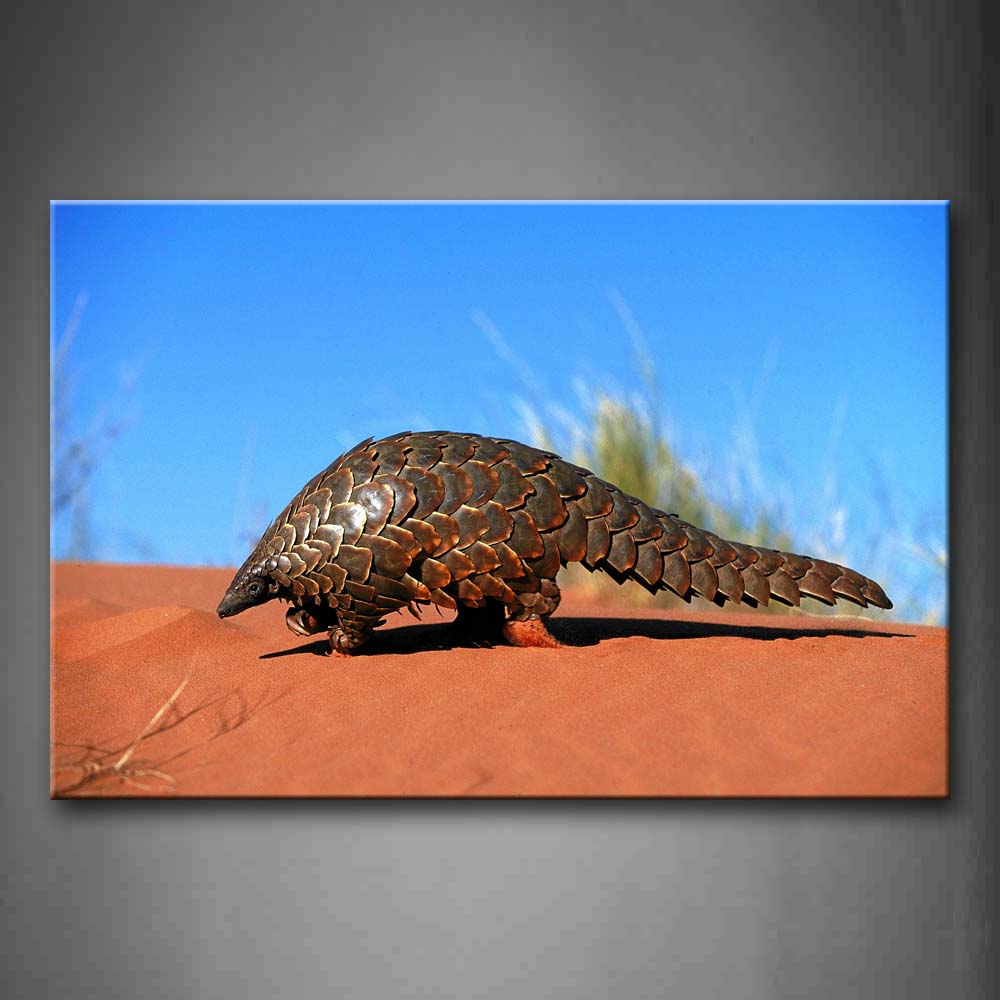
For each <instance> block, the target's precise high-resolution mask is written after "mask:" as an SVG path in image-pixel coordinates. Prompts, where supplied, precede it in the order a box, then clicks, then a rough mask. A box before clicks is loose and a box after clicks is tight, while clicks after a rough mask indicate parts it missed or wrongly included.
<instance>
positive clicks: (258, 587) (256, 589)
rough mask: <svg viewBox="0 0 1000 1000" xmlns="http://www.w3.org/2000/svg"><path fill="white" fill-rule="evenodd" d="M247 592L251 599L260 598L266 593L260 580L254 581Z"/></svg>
mask: <svg viewBox="0 0 1000 1000" xmlns="http://www.w3.org/2000/svg"><path fill="white" fill-rule="evenodd" d="M247 591H248V592H249V594H250V596H251V597H260V595H261V594H263V593H264V584H262V583H261V582H260V580H254V581H253V583H251V584H250V586H249V587H247Z"/></svg>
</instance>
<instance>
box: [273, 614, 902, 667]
mask: <svg viewBox="0 0 1000 1000" xmlns="http://www.w3.org/2000/svg"><path fill="white" fill-rule="evenodd" d="M548 626H549V630H550V631H551V632H552V634H553V635H554V636H555V637H556V639H558V640H559V642H561V643H563V645H566V646H596V645H598V644H599V643H601V642H602V641H604V640H607V639H630V638H643V639H714V638H723V637H730V638H741V639H751V640H754V641H757V642H761V641H763V642H769V641H773V640H775V639H809V638H826V637H828V636H843V637H847V638H851V639H871V640H879V639H912V638H913V634H912V633H910V632H868V631H866V630H864V629H859V628H851V627H849V626H847V625H846V623H845V625H842V626H836V625H831V626H828V627H824V628H783V627H781V626H780V625H772V624H767V625H733V624H731V623H728V622H719V623H718V624H715V623H714V622H702V621H683V620H670V619H661V618H553V619H552V620H551V621H550V622H548ZM471 645H474V644H472V643H469V642H468V641H466V639H465V638H464V637H463V636H462V634H461V633H460V632H458V631H457V630H456V629H454V628H453V627H452V624H451V623H450V622H442V623H434V624H430V625H402V626H400V627H399V628H392V629H385V630H382V631H377V632H375V633H374V635H373V636H372V638H371V639H370V640H369V642H368V643H367V644H366V645H365V647H364V648H363V649H361V650H359V651H358V653H356V654H355V655H357V656H371V655H379V654H385V653H394V654H396V655H401V654H408V653H422V652H428V651H431V650H434V651H440V650H447V649H468V648H470V646H471ZM483 645H489V644H488V643H483ZM329 648H330V644H329V642H328V641H327V639H326V636H325V635H324V637H323V638H322V639H314V640H313V641H311V642H308V643H305V644H304V645H300V646H293V647H290V648H288V649H280V650H275V651H274V652H273V653H264V654H262V655H261V657H260V658H261V659H262V660H269V659H274V658H276V657H282V656H295V655H298V654H302V653H311V654H313V655H318V656H322V655H326V653H327V652H328V651H329Z"/></svg>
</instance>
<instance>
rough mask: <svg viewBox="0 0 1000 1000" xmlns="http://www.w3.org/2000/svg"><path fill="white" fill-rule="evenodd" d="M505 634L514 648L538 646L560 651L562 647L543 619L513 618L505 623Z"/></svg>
mask: <svg viewBox="0 0 1000 1000" xmlns="http://www.w3.org/2000/svg"><path fill="white" fill-rule="evenodd" d="M503 634H504V638H505V639H506V640H507V641H508V642H509V643H510V644H511V645H512V646H537V647H540V648H543V649H559V648H560V647H561V646H562V643H561V642H560V641H559V640H558V639H557V638H556V637H555V636H554V635H553V634H552V633H551V632H550V631H549V630H548V627H547V626H546V624H545V622H544V621H542V619H541V618H521V619H513V618H512V619H511V620H510V621H508V622H505V623H504V627H503Z"/></svg>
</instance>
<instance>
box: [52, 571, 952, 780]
mask: <svg viewBox="0 0 1000 1000" xmlns="http://www.w3.org/2000/svg"><path fill="white" fill-rule="evenodd" d="M231 576H232V571H231V570H228V569H218V570H217V569H188V568H166V567H148V566H117V565H109V564H101V563H90V564H86V563H56V564H54V565H53V606H52V721H51V743H52V794H53V795H54V796H57V797H62V796H136V795H140V796H164V795H166V796H245V795H252V796H697V797H701V796H943V795H947V791H948V768H947V631H946V630H944V629H939V628H924V627H919V626H913V625H899V624H897V623H878V624H876V623H873V622H870V621H865V620H860V619H857V618H838V619H831V618H813V617H809V616H806V615H798V616H795V617H775V616H767V615H761V614H755V613H754V612H753V611H751V610H747V611H746V612H742V611H741V612H738V613H731V614H716V613H713V612H710V611H702V612H701V613H700V614H699V613H698V612H697V611H696V610H695V611H693V612H688V613H685V614H683V615H677V614H673V613H671V614H669V615H668V614H665V613H663V612H660V611H650V610H648V609H635V608H632V609H630V608H626V607H620V606H613V607H609V606H607V605H604V606H601V605H599V604H597V603H595V601H594V600H593V599H592V598H591V599H586V598H581V597H577V596H574V595H573V594H568V595H566V596H565V598H564V600H563V604H562V606H561V608H560V610H559V612H558V614H557V616H556V619H555V620H554V623H553V631H554V632H555V633H556V634H557V635H558V637H559V638H560V639H561V640H562V641H563V642H565V643H567V645H566V646H564V647H563V648H561V649H551V650H550V649H515V648H510V647H503V648H494V649H467V648H459V647H453V646H452V644H451V638H450V636H449V630H448V627H447V624H446V620H445V619H441V618H439V617H438V616H437V614H436V613H435V612H434V610H433V609H427V611H426V612H425V615H424V622H425V624H418V623H415V622H414V620H413V619H412V618H410V617H409V615H406V616H405V617H404V616H402V615H394V616H391V618H390V620H389V621H388V622H387V623H386V625H385V626H384V627H383V628H382V629H380V630H379V631H378V632H377V633H376V636H375V638H374V639H373V640H372V642H371V644H370V648H368V649H367V651H366V654H365V655H358V656H355V657H349V658H346V657H324V656H321V655H318V653H317V651H318V650H319V649H320V648H321V645H322V644H321V643H319V642H317V639H316V638H315V637H313V638H308V639H302V638H299V637H297V636H295V635H293V634H292V633H291V632H289V631H287V629H286V628H285V625H284V620H283V615H284V605H279V604H278V603H276V602H272V603H271V604H269V605H266V606H264V607H262V608H257V609H255V610H253V611H249V612H246V613H245V614H243V615H240V616H238V617H236V618H234V619H229V620H226V621H220V620H219V619H218V618H217V617H216V615H215V613H214V609H215V606H216V604H217V603H218V601H219V600H220V598H221V597H222V594H223V593H224V591H225V589H226V586H227V585H228V583H229V581H230V579H231ZM185 680H186V684H185V683H184V682H185ZM182 685H183V687H182V689H181V690H180V693H179V694H177V691H178V688H180V687H181V686H182ZM175 694H176V697H174V698H173V700H171V699H172V696H174V695H175ZM161 709H162V711H161ZM158 713H159V714H158ZM140 736H141V737H142V738H141V739H140Z"/></svg>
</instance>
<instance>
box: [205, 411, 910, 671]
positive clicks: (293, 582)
mask: <svg viewBox="0 0 1000 1000" xmlns="http://www.w3.org/2000/svg"><path fill="white" fill-rule="evenodd" d="M571 562H580V563H583V565H584V566H585V567H586V568H587V569H588V570H590V571H592V572H593V571H596V570H603V571H604V572H605V573H607V574H609V575H610V576H611V577H612V578H613V579H614V580H616V581H617V582H618V583H622V582H624V581H625V580H636V581H638V582H639V583H640V584H642V586H643V587H645V588H646V589H647V590H649V591H651V592H653V593H656V592H657V591H660V590H667V589H669V590H672V591H673V592H674V593H675V594H678V595H680V597H682V598H683V599H684V600H686V601H689V602H690V600H691V597H692V595H695V594H698V595H700V596H702V597H704V598H707V599H708V600H710V601H714V602H715V603H717V604H719V605H724V604H725V603H726V601H733V602H735V603H743V604H749V605H752V606H753V607H756V606H758V605H761V604H763V605H766V604H767V603H768V602H769V601H770V600H771V599H772V598H773V599H774V600H777V601H780V602H782V603H783V604H789V605H798V603H799V599H800V597H801V596H802V595H803V594H805V595H807V596H809V597H813V598H816V599H817V600H819V601H822V602H823V603H824V604H831V605H832V604H834V603H836V601H837V600H838V599H839V598H844V599H846V600H848V601H852V602H853V603H855V604H859V605H861V606H862V607H867V606H868V605H870V604H871V605H875V606H876V607H879V608H891V607H892V603H891V602H890V601H889V599H888V597H886V595H885V592H884V591H883V590H882V588H881V587H880V586H879V585H878V584H877V583H876V582H875V581H874V580H869V579H868V578H867V577H865V576H862V575H861V574H860V573H857V572H855V571H854V570H852V569H847V568H846V567H844V566H838V565H836V564H835V563H830V562H824V561H823V560H821V559H813V558H810V557H808V556H800V555H793V554H791V553H788V552H778V551H776V550H774V549H764V548H759V547H757V546H755V545H745V544H742V543H740V542H730V541H726V540H724V539H722V538H719V537H718V536H717V535H715V534H713V533H712V532H711V531H706V530H705V529H704V528H696V527H694V525H691V524H688V523H687V522H686V521H682V520H681V519H680V518H679V517H678V516H677V515H676V514H667V513H665V512H664V511H662V510H657V509H656V508H655V507H650V506H649V505H648V504H647V503H645V502H644V501H642V500H640V499H639V498H638V497H633V496H629V495H628V494H627V493H625V492H623V491H622V490H620V489H619V488H618V487H616V486H613V485H612V484H611V483H607V482H605V481H604V480H603V479H600V478H599V477H598V476H596V475H594V473H592V472H591V471H589V470H588V469H584V468H581V467H580V466H578V465H574V464H573V463H571V462H567V461H565V460H564V459H562V458H560V457H559V456H558V455H555V454H553V453H552V452H549V451H542V450H540V449H538V448H532V447H530V446H528V445H524V444H520V443H518V442H517V441H511V440H507V439H496V438H489V437H482V436H480V435H478V434H458V433H452V432H448V431H426V432H421V433H416V434H414V433H410V432H408V431H407V432H404V433H401V434H394V435H392V436H391V437H386V438H382V439H381V440H379V441H375V440H373V439H372V438H366V439H365V440H364V441H362V442H361V443H360V444H357V445H355V447H353V448H351V449H350V451H347V452H345V453H344V454H343V455H341V456H340V457H339V458H338V459H336V461H334V462H333V463H332V464H331V465H330V466H329V467H328V468H327V469H325V470H324V471H323V472H321V473H319V474H318V475H316V476H314V477H313V478H312V479H310V480H309V482H308V483H306V485H305V486H304V487H303V488H302V489H301V490H300V491H299V493H298V494H296V496H295V497H294V498H293V499H292V501H291V502H290V503H289V504H288V506H287V507H285V509H284V510H283V511H282V512H281V513H280V514H279V515H278V517H277V518H275V520H274V522H273V523H272V524H271V526H270V527H269V528H268V529H267V530H266V531H265V532H264V534H263V536H262V537H261V539H260V541H259V542H258V543H257V545H256V546H255V548H254V550H253V551H252V552H251V553H250V555H249V557H248V558H247V560H246V562H244V563H243V565H242V566H241V567H240V569H239V570H238V572H237V573H236V575H235V576H234V577H233V581H232V583H231V584H230V585H229V589H228V590H227V591H226V595H225V597H224V598H223V599H222V602H221V603H220V604H219V607H218V614H219V617H220V618H228V617H229V616H231V615H236V614H239V613H240V612H241V611H245V610H246V609H247V608H251V607H254V606H256V605H258V604H264V603H265V602H267V601H270V600H272V599H274V598H281V599H284V600H286V601H289V602H291V607H290V608H289V609H288V611H287V613H286V616H285V619H286V623H287V625H288V627H289V628H290V629H291V630H292V631H293V632H295V633H296V634H298V635H313V634H315V633H317V632H321V631H328V632H329V634H330V652H333V651H336V652H340V653H351V652H353V651H354V650H357V649H358V648H359V647H361V646H362V645H363V644H364V642H365V641H366V640H367V639H368V637H369V636H370V634H371V632H372V630H373V629H375V628H376V627H378V626H379V625H381V624H383V621H384V616H385V615H386V614H387V613H389V612H392V611H400V610H402V609H404V608H409V610H410V611H412V612H413V613H414V614H416V606H417V605H420V604H427V603H433V604H436V605H439V606H440V607H444V608H452V609H457V611H458V615H457V619H456V624H457V625H458V626H459V627H460V628H461V629H463V630H464V631H465V632H466V633H467V634H468V635H469V638H470V639H481V640H482V641H483V643H484V644H489V642H490V641H491V639H494V638H495V639H497V640H500V638H501V636H502V637H503V638H505V639H506V640H507V641H508V642H510V643H512V644H514V645H519V646H539V645H542V646H554V645H558V643H557V642H556V641H555V639H554V638H553V637H552V636H551V635H550V634H549V632H548V630H547V629H546V627H545V624H544V623H545V620H546V619H547V618H548V617H549V615H551V614H552V612H553V611H555V609H556V607H557V606H558V604H559V596H560V595H559V588H558V587H557V586H556V575H557V573H558V572H559V569H560V567H562V566H564V565H566V564H567V563H571ZM505 610H506V615H505V614H504V611H505Z"/></svg>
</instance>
